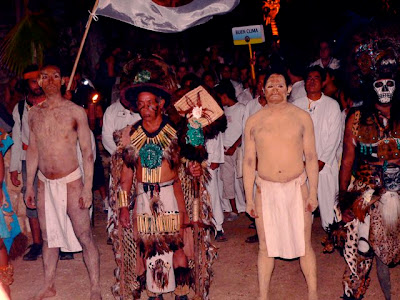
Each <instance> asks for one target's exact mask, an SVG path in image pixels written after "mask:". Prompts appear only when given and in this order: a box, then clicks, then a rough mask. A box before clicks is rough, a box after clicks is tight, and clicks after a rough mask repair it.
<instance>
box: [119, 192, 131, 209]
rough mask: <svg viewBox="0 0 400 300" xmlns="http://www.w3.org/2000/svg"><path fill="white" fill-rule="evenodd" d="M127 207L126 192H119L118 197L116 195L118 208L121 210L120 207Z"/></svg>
mask: <svg viewBox="0 0 400 300" xmlns="http://www.w3.org/2000/svg"><path fill="white" fill-rule="evenodd" d="M128 206H129V203H128V192H127V191H123V190H120V191H119V195H118V207H119V208H122V207H128Z"/></svg>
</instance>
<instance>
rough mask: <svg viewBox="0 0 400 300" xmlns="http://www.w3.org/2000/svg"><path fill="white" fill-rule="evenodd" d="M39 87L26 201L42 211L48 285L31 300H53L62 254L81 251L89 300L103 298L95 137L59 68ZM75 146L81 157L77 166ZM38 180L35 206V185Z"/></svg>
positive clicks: (47, 71) (44, 74)
mask: <svg viewBox="0 0 400 300" xmlns="http://www.w3.org/2000/svg"><path fill="white" fill-rule="evenodd" d="M38 84H39V85H40V86H41V87H42V89H43V91H44V94H45V95H46V100H45V101H44V102H42V103H41V104H39V105H36V106H34V107H33V108H32V109H31V110H30V112H29V119H28V122H29V147H28V150H27V154H26V160H27V189H26V201H27V205H28V207H30V208H36V207H37V210H38V216H39V221H40V228H41V230H42V235H43V267H44V285H43V287H42V288H41V289H40V290H39V292H38V293H37V295H36V296H35V297H34V298H33V299H43V298H46V297H52V296H55V294H56V290H55V287H54V284H55V273H56V267H57V261H58V255H59V249H60V248H61V249H63V250H64V251H67V252H76V251H80V250H83V258H84V262H85V264H86V266H87V269H88V272H89V278H90V299H91V300H99V299H101V293H100V262H99V252H98V249H97V246H96V244H95V243H94V239H93V234H92V230H91V226H90V217H89V210H88V208H89V207H90V206H91V205H92V181H93V161H94V155H93V151H92V140H91V132H90V129H89V125H88V120H87V115H86V113H85V110H84V109H83V108H82V107H79V106H78V105H76V104H74V103H73V102H71V101H67V100H66V99H65V98H63V96H62V94H61V85H62V84H63V80H62V77H61V72H60V69H59V68H58V67H56V66H50V65H49V66H45V67H44V68H42V69H41V71H40V78H39V81H38ZM77 143H79V148H80V150H81V153H82V161H83V172H82V170H81V168H80V166H79V155H78V151H77ZM36 172H37V177H38V179H39V180H38V188H37V189H38V192H37V198H38V199H37V202H36V199H35V198H36V196H35V189H34V186H33V182H34V178H35V174H36Z"/></svg>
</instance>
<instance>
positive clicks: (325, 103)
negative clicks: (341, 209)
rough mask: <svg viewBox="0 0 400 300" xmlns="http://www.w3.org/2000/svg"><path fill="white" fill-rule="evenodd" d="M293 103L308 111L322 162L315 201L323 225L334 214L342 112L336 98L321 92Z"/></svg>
mask: <svg viewBox="0 0 400 300" xmlns="http://www.w3.org/2000/svg"><path fill="white" fill-rule="evenodd" d="M293 104H294V105H296V106H298V107H299V108H301V109H303V110H305V111H307V112H309V113H310V116H311V119H312V120H313V124H314V133H315V146H316V149H317V155H318V160H320V161H322V162H324V163H325V166H324V168H323V169H322V170H321V171H320V172H319V177H318V204H319V210H320V213H321V221H322V227H323V228H324V229H326V228H327V227H328V225H329V224H332V222H333V220H334V218H335V213H334V204H335V200H336V196H337V193H338V192H339V179H338V177H339V162H338V161H337V157H336V153H337V149H338V147H339V144H340V139H341V135H342V130H343V125H342V114H341V111H340V108H339V104H338V103H337V101H335V100H333V99H332V98H330V97H328V96H325V95H323V94H322V96H321V98H320V99H319V100H317V101H312V100H309V99H308V98H307V97H303V98H300V99H297V100H296V101H294V102H293ZM309 105H310V108H309Z"/></svg>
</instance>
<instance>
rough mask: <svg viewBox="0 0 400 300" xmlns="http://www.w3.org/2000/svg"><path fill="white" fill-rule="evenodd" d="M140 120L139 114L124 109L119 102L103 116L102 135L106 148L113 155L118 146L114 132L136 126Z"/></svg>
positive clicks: (111, 106)
mask: <svg viewBox="0 0 400 300" xmlns="http://www.w3.org/2000/svg"><path fill="white" fill-rule="evenodd" d="M140 119H141V118H140V115H139V114H136V113H133V112H131V111H130V110H128V109H126V108H125V107H123V106H122V104H121V102H119V100H118V101H116V102H114V103H113V104H111V105H110V106H109V107H108V108H107V109H106V111H105V112H104V116H103V129H102V134H101V135H102V141H103V146H104V148H105V149H106V150H107V151H108V152H109V153H110V154H113V153H114V152H115V150H117V145H116V144H115V142H114V138H113V133H114V131H116V130H120V129H123V128H125V127H126V126H128V125H132V124H135V123H136V122H137V121H139V120H140Z"/></svg>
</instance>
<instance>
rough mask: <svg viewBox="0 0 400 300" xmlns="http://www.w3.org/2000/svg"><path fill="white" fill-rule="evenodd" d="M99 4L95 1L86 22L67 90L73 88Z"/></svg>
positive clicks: (97, 0)
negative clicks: (80, 59) (84, 46)
mask: <svg viewBox="0 0 400 300" xmlns="http://www.w3.org/2000/svg"><path fill="white" fill-rule="evenodd" d="M98 4H99V0H96V2H95V3H94V5H93V9H92V12H91V13H90V15H89V20H88V22H87V24H86V29H85V33H84V34H83V37H82V41H81V45H80V47H79V51H78V54H77V55H76V59H75V63H74V67H73V68H72V72H71V76H69V82H68V86H67V91H69V90H70V88H71V85H72V81H73V80H72V79H73V78H74V76H75V72H76V67H77V66H78V62H79V58H80V57H81V53H82V49H83V45H84V44H85V41H86V37H87V35H88V32H89V28H90V24H91V23H92V19H93V16H94V15H95V13H96V10H97V5H98ZM96 19H97V18H96Z"/></svg>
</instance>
